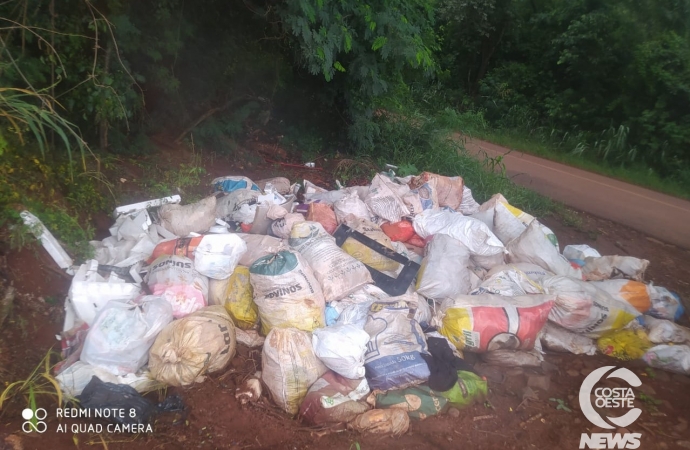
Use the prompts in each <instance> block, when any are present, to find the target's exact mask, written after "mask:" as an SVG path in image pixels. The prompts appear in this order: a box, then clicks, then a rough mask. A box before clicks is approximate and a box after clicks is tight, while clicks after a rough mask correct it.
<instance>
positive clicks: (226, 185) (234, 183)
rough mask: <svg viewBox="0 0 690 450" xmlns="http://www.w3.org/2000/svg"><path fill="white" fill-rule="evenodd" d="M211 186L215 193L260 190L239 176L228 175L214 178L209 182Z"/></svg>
mask: <svg viewBox="0 0 690 450" xmlns="http://www.w3.org/2000/svg"><path fill="white" fill-rule="evenodd" d="M288 183H289V182H288ZM211 186H213V189H214V190H215V191H221V192H228V193H229V192H234V191H237V190H252V191H259V190H260V189H259V186H257V185H256V184H255V183H254V182H253V181H252V180H250V179H249V178H247V177H243V176H240V175H230V176H226V177H218V178H214V179H213V181H211ZM288 186H289V185H288Z"/></svg>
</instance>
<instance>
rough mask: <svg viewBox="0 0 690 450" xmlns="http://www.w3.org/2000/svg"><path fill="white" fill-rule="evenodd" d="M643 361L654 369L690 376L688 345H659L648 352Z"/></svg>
mask: <svg viewBox="0 0 690 450" xmlns="http://www.w3.org/2000/svg"><path fill="white" fill-rule="evenodd" d="M642 359H643V360H644V362H646V363H647V364H649V365H650V366H652V367H654V368H657V369H664V370H668V371H670V372H675V373H680V374H682V375H690V347H689V346H687V345H657V346H656V347H652V348H650V349H649V350H647V353H645V354H644V356H643V357H642Z"/></svg>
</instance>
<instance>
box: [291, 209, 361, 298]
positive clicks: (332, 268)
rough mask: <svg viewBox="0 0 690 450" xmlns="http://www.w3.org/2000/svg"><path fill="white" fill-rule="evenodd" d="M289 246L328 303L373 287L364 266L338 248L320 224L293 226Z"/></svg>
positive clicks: (303, 223) (302, 223) (304, 223)
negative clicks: (300, 258) (299, 257)
mask: <svg viewBox="0 0 690 450" xmlns="http://www.w3.org/2000/svg"><path fill="white" fill-rule="evenodd" d="M288 242H289V243H290V246H291V247H292V248H294V249H296V250H297V251H298V252H299V253H300V254H301V255H302V256H303V257H304V259H305V260H306V261H307V262H308V263H309V266H310V267H311V269H312V271H313V272H314V276H315V277H316V279H317V280H318V282H319V284H320V285H321V289H322V291H323V296H324V299H325V301H327V302H331V301H334V300H338V299H340V298H342V297H344V296H346V295H347V294H349V293H350V292H353V291H355V290H357V289H359V288H360V287H362V286H363V285H365V284H367V283H373V280H372V278H371V274H370V273H369V270H368V269H367V268H366V266H365V265H364V264H363V263H362V262H360V261H358V260H357V259H355V258H353V257H352V256H350V255H348V254H347V253H346V252H345V251H343V250H342V249H341V248H340V247H338V246H337V245H336V244H335V239H334V238H333V236H331V235H329V234H328V233H327V232H326V230H324V228H323V226H321V224H320V223H317V222H300V223H297V224H295V226H294V227H292V232H291V234H290V240H289V241H288Z"/></svg>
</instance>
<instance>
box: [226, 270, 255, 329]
mask: <svg viewBox="0 0 690 450" xmlns="http://www.w3.org/2000/svg"><path fill="white" fill-rule="evenodd" d="M223 297H224V298H225V303H224V304H223V306H225V309H226V310H227V311H228V314H230V317H232V320H233V322H235V324H236V325H237V326H238V327H239V328H241V329H243V330H248V329H250V328H253V327H254V326H255V325H256V324H257V322H258V321H259V311H258V309H257V307H256V303H254V291H253V289H252V285H251V283H250V282H249V267H245V266H237V267H236V268H235V271H234V272H232V275H230V281H229V282H228V285H227V287H226V289H225V293H224V295H223Z"/></svg>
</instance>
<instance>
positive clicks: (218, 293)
mask: <svg viewBox="0 0 690 450" xmlns="http://www.w3.org/2000/svg"><path fill="white" fill-rule="evenodd" d="M228 283H230V278H229V277H228V278H226V279H225V280H214V279H213V278H211V279H209V280H208V302H207V303H208V306H211V305H221V306H223V305H225V292H226V290H227V288H228Z"/></svg>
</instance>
